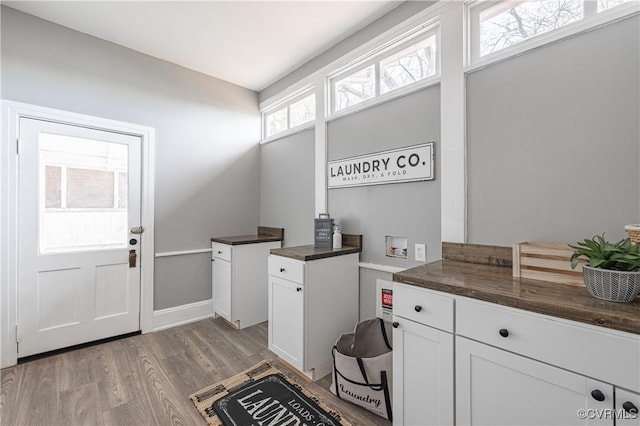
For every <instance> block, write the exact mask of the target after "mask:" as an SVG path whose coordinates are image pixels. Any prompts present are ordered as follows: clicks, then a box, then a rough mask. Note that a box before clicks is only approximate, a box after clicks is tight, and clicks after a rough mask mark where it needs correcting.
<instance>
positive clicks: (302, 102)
mask: <svg viewBox="0 0 640 426" xmlns="http://www.w3.org/2000/svg"><path fill="white" fill-rule="evenodd" d="M262 118H263V132H264V138H269V137H271V136H275V135H277V134H278V133H282V132H285V131H287V130H290V129H294V128H296V127H298V126H302V125H303V124H306V123H309V122H311V121H313V120H315V119H316V95H315V93H311V94H309V91H308V90H307V91H306V92H305V93H304V94H302V95H298V96H295V97H294V98H292V99H291V100H289V101H287V102H285V103H284V104H282V103H281V104H279V106H278V107H275V108H273V109H272V110H270V111H265V112H264V113H263V114H262Z"/></svg>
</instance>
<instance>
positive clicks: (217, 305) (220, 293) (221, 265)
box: [211, 257, 235, 321]
mask: <svg viewBox="0 0 640 426" xmlns="http://www.w3.org/2000/svg"><path fill="white" fill-rule="evenodd" d="M211 282H212V283H213V287H212V289H211V295H212V297H213V313H214V315H215V314H218V315H221V316H222V317H224V318H226V319H227V320H228V321H235V318H233V317H232V316H231V262H229V261H227V260H224V259H220V258H219V257H214V258H213V259H211Z"/></svg>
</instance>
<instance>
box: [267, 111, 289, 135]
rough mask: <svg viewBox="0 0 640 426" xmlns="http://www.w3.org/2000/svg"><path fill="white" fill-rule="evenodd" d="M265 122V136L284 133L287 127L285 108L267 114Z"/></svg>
mask: <svg viewBox="0 0 640 426" xmlns="http://www.w3.org/2000/svg"><path fill="white" fill-rule="evenodd" d="M265 120H266V122H267V124H266V125H267V128H266V132H267V136H271V135H275V134H276V133H280V132H284V131H285V130H287V129H288V126H287V108H282V109H281V110H278V111H276V112H272V113H271V114H267V115H266V117H265Z"/></svg>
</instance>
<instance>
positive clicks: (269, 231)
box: [211, 226, 284, 246]
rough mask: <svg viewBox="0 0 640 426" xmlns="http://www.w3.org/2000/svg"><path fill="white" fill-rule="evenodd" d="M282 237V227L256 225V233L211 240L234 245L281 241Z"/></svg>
mask: <svg viewBox="0 0 640 426" xmlns="http://www.w3.org/2000/svg"><path fill="white" fill-rule="evenodd" d="M283 239H284V229H283V228H269V227H266V226H258V233H257V234H256V235H234V236H231V237H213V238H211V241H213V242H215V243H221V244H228V245H231V246H236V245H240V244H256V243H268V242H271V241H282V240H283Z"/></svg>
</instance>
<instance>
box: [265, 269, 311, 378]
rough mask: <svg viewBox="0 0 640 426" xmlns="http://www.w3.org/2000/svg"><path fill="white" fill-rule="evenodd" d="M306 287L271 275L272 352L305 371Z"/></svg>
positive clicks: (270, 333) (270, 329)
mask: <svg viewBox="0 0 640 426" xmlns="http://www.w3.org/2000/svg"><path fill="white" fill-rule="evenodd" d="M303 330H304V286H303V285H302V284H297V283H294V282H291V281H287V280H283V279H281V278H277V277H274V276H271V275H270V276H269V350H271V351H272V352H274V353H275V354H276V355H278V356H279V357H280V358H282V359H284V360H285V361H287V362H288V363H289V364H291V365H293V366H294V367H296V368H297V369H299V370H303V366H304V362H303V361H304V359H303V355H304V354H303V352H304V351H303V345H304V334H303Z"/></svg>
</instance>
